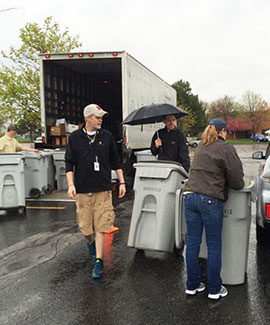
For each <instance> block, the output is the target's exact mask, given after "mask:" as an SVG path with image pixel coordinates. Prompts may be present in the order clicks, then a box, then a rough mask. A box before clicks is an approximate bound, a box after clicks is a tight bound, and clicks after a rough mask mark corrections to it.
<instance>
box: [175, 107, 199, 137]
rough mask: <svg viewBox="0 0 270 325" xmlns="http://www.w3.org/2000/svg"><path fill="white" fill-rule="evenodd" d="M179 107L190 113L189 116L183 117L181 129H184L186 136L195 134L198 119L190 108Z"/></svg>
mask: <svg viewBox="0 0 270 325" xmlns="http://www.w3.org/2000/svg"><path fill="white" fill-rule="evenodd" d="M179 107H180V108H182V109H183V110H185V111H186V112H187V113H188V115H186V116H184V117H182V118H181V120H180V122H179V124H180V125H181V128H182V129H183V131H184V132H185V134H186V135H189V134H193V128H194V125H195V124H196V117H195V115H194V113H193V112H192V111H191V109H190V108H189V107H183V106H179Z"/></svg>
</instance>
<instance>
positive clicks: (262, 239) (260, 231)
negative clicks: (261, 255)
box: [256, 222, 270, 245]
mask: <svg viewBox="0 0 270 325" xmlns="http://www.w3.org/2000/svg"><path fill="white" fill-rule="evenodd" d="M269 235H270V233H269V232H268V231H267V230H265V229H264V228H263V227H261V226H260V225H258V223H257V222H256V239H257V242H258V244H260V245H267V244H268V245H269V244H270V239H269Z"/></svg>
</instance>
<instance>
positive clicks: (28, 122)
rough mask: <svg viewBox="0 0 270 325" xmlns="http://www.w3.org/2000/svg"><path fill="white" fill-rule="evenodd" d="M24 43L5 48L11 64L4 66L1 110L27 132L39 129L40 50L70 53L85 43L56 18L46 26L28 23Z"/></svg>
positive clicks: (23, 30) (1, 70)
mask: <svg viewBox="0 0 270 325" xmlns="http://www.w3.org/2000/svg"><path fill="white" fill-rule="evenodd" d="M19 38H20V40H21V46H20V47H19V48H15V47H14V46H11V47H10V49H9V52H8V53H6V52H4V51H1V54H2V56H3V58H4V59H7V60H9V61H11V64H9V65H5V64H2V65H1V67H0V111H1V115H2V116H3V117H4V119H5V121H10V122H12V123H16V124H18V125H19V126H20V128H21V129H22V130H23V131H24V132H29V133H30V135H31V138H32V134H33V132H39V131H40V128H41V125H40V93H39V82H40V81H39V79H40V77H39V60H38V54H39V53H57V52H70V51H72V50H74V49H76V48H78V47H80V46H81V45H82V44H81V43H80V42H79V36H78V35H77V36H75V37H72V36H70V35H69V30H68V28H66V29H65V30H64V31H63V32H62V31H61V30H60V27H59V25H58V23H56V22H53V19H52V17H48V18H46V19H45V21H44V23H43V25H42V26H39V25H38V24H37V23H27V24H26V26H25V27H24V28H21V29H20V33H19Z"/></svg>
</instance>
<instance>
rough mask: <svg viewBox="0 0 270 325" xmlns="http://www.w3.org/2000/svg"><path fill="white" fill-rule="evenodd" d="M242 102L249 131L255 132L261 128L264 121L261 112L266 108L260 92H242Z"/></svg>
mask: <svg viewBox="0 0 270 325" xmlns="http://www.w3.org/2000/svg"><path fill="white" fill-rule="evenodd" d="M242 102H243V106H244V109H245V111H246V113H247V116H248V119H249V123H250V126H251V131H252V133H253V134H255V133H257V132H258V130H259V129H260V128H261V125H262V122H263V121H264V118H265V117H264V114H263V112H264V111H265V110H266V109H267V104H266V103H265V102H264V101H263V99H262V96H261V95H260V94H255V93H254V92H252V91H250V90H248V91H246V92H245V93H244V95H243V96H242ZM265 104H266V105H265Z"/></svg>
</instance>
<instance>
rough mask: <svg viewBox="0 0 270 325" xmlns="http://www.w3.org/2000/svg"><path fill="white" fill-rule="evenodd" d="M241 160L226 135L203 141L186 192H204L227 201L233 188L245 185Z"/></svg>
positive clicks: (192, 166)
mask: <svg viewBox="0 0 270 325" xmlns="http://www.w3.org/2000/svg"><path fill="white" fill-rule="evenodd" d="M243 177H244V173H243V167H242V163H241V160H240V159H239V157H238V155H237V153H236V151H235V149H234V147H233V145H231V144H230V143H227V142H225V141H224V139H223V138H221V137H219V139H218V140H217V141H216V142H214V143H212V144H210V145H203V144H202V143H200V144H199V146H198V147H197V149H196V150H195V154H194V158H193V162H192V164H191V168H190V172H189V179H188V181H187V183H186V185H185V191H192V192H195V193H202V194H206V195H209V196H212V197H214V198H217V199H220V200H223V201H226V200H227V198H228V189H229V187H231V188H233V189H235V190H240V189H241V188H243V187H244V180H243Z"/></svg>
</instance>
